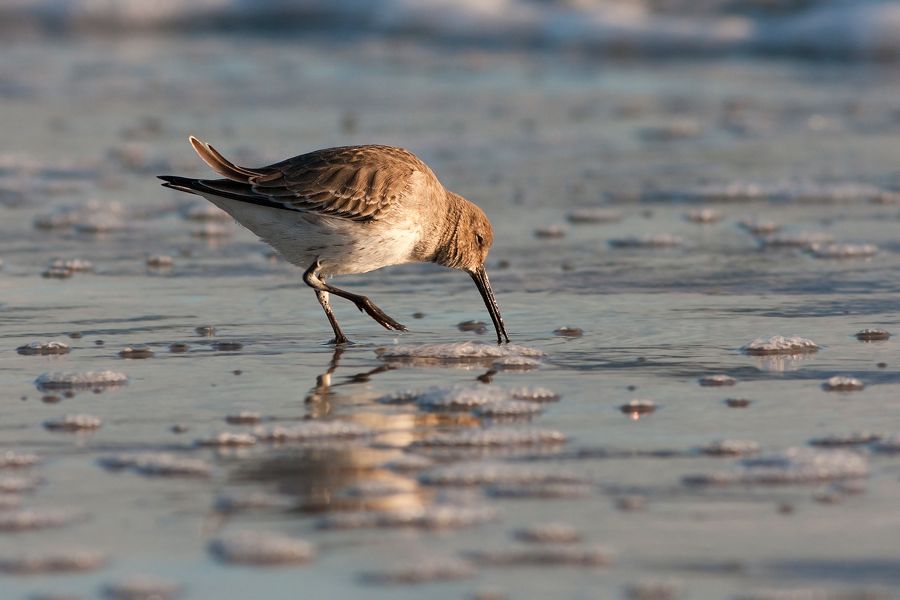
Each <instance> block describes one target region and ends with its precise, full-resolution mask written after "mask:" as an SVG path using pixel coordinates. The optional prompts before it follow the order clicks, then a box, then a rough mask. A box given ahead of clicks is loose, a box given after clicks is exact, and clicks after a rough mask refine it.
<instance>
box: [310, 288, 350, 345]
mask: <svg viewBox="0 0 900 600" xmlns="http://www.w3.org/2000/svg"><path fill="white" fill-rule="evenodd" d="M316 299H317V300H318V301H319V304H321V305H322V310H324V311H325V316H326V317H328V322H329V323H331V328H332V329H333V330H334V340H332V343H334V344H336V345H340V344H347V343H349V342H350V340H349V339H347V336H346V335H344V332H343V331H341V326H340V325H338V322H337V318H336V317H335V316H334V311H333V310H331V301H330V300H329V299H328V292H321V291H319V290H316Z"/></svg>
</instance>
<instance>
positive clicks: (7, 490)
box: [0, 476, 41, 494]
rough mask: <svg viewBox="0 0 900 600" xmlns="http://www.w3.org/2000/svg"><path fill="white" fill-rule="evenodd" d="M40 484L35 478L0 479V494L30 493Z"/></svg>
mask: <svg viewBox="0 0 900 600" xmlns="http://www.w3.org/2000/svg"><path fill="white" fill-rule="evenodd" d="M40 484H41V480H40V479H38V478H37V477H9V476H8V477H0V494H21V493H23V492H30V491H31V490H33V489H35V488H36V487H37V486H38V485H40Z"/></svg>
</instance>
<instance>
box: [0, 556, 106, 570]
mask: <svg viewBox="0 0 900 600" xmlns="http://www.w3.org/2000/svg"><path fill="white" fill-rule="evenodd" d="M106 560H107V559H106V555H105V554H103V553H102V552H97V551H95V550H68V551H64V550H53V551H52V552H48V553H41V554H36V553H28V554H21V555H18V556H14V557H6V558H0V572H2V573H10V574H13V575H39V574H49V573H71V572H79V571H93V570H94V569H99V568H100V567H102V566H103V565H104V564H105V563H106Z"/></svg>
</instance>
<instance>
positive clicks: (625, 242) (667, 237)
mask: <svg viewBox="0 0 900 600" xmlns="http://www.w3.org/2000/svg"><path fill="white" fill-rule="evenodd" d="M683 243H684V240H683V239H682V238H680V237H678V236H677V235H672V234H669V233H659V234H655V235H640V236H628V237H623V238H615V239H611V240H609V245H610V246H612V247H613V248H673V247H675V246H681V245H682V244H683Z"/></svg>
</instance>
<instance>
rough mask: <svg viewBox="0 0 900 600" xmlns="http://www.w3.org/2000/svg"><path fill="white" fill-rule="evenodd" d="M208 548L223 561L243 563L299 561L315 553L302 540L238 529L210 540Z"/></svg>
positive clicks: (288, 563)
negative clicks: (238, 530) (235, 531)
mask: <svg viewBox="0 0 900 600" xmlns="http://www.w3.org/2000/svg"><path fill="white" fill-rule="evenodd" d="M209 550H210V552H211V553H212V554H213V556H215V557H216V558H218V559H219V560H221V561H223V562H226V563H236V564H245V565H260V566H263V565H290V564H302V563H307V562H309V561H311V560H312V559H313V558H314V557H315V548H314V546H313V545H312V544H310V543H309V542H307V541H305V540H301V539H297V538H292V537H288V536H284V535H279V534H275V533H261V532H255V531H242V532H239V533H232V534H228V535H225V536H222V537H220V538H218V539H216V540H213V541H212V542H211V543H210V545H209Z"/></svg>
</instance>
